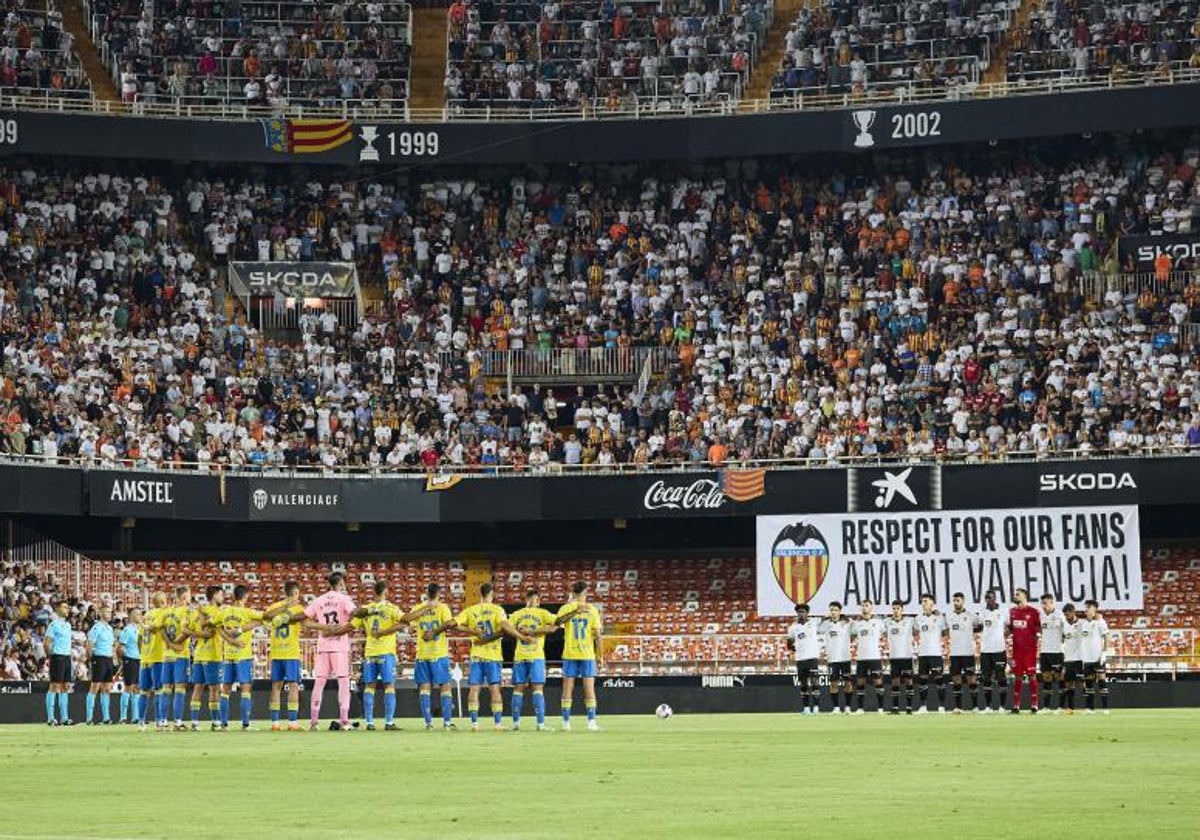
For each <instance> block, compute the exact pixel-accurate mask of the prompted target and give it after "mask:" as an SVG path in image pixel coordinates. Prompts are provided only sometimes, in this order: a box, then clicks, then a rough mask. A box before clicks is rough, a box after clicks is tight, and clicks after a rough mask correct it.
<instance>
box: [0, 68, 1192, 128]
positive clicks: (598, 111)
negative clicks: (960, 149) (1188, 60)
mask: <svg viewBox="0 0 1200 840" xmlns="http://www.w3.org/2000/svg"><path fill="white" fill-rule="evenodd" d="M1198 82H1200V70H1194V69H1191V68H1182V69H1180V70H1177V71H1172V72H1171V73H1169V74H1166V75H1165V76H1164V77H1161V78H1160V77H1158V76H1157V75H1156V76H1154V77H1145V78H1143V77H1137V78H1130V79H1129V80H1127V81H1121V80H1114V79H1113V78H1112V77H1111V76H1108V77H1105V78H1101V79H1089V78H1084V79H1074V78H1051V79H1037V80H1034V81H1032V82H1029V83H1026V84H1022V83H1019V82H990V83H984V84H979V85H969V84H968V85H955V86H951V87H946V88H930V89H922V88H920V87H918V86H916V85H912V86H902V87H898V88H894V89H891V88H889V89H883V90H876V89H870V90H867V91H866V92H865V93H863V94H853V93H833V94H830V93H812V94H804V95H801V96H796V97H780V98H775V99H770V98H768V99H743V100H739V101H736V102H735V101H733V100H732V99H729V100H718V101H715V102H711V103H705V102H688V103H685V104H683V105H682V106H681V107H679V108H672V109H662V108H659V107H655V106H653V105H652V106H648V107H642V106H640V105H639V106H638V107H636V108H632V109H617V110H608V109H603V108H592V107H590V106H585V107H583V108H562V107H550V108H543V107H539V106H535V105H533V104H530V105H529V106H528V107H526V108H504V109H490V108H481V109H478V110H474V109H472V110H465V111H457V110H454V109H453V108H450V107H442V108H412V107H409V108H406V109H405V111H404V119H405V121H411V122H416V123H443V122H459V121H471V120H479V119H486V120H492V121H497V122H531V121H542V120H567V121H575V120H600V119H651V118H659V117H678V116H688V117H723V116H729V115H731V114H765V113H768V112H772V113H778V112H786V111H828V110H844V109H850V108H863V107H883V106H889V105H891V106H897V105H911V104H931V103H937V102H963V101H971V100H983V99H998V98H1005V97H1019V96H1038V95H1047V94H1070V93H1085V92H1094V91H1103V90H1119V89H1127V88H1134V87H1155V86H1160V87H1161V86H1170V85H1181V84H1194V83H1198ZM0 110H31V111H54V112H58V113H91V114H102V115H109V116H137V117H154V118H162V119H207V120H236V121H246V120H255V119H260V118H263V117H271V116H285V117H292V118H302V117H320V118H332V117H336V118H344V119H349V118H356V119H380V118H382V117H385V116H388V117H399V113H395V114H387V113H385V112H383V111H382V110H381V109H380V107H379V106H378V105H376V104H372V103H368V102H362V101H346V102H343V103H341V104H340V105H339V106H337V107H333V108H313V107H304V106H298V105H297V106H290V107H287V108H284V109H282V110H278V109H272V108H269V107H265V106H263V107H260V106H252V105H246V104H244V103H228V102H227V103H216V104H212V103H208V102H205V101H203V97H190V98H189V97H181V98H179V99H173V100H171V101H165V102H134V103H123V102H112V101H107V100H95V99H82V98H73V97H64V96H61V95H55V92H53V91H31V92H29V93H27V94H22V95H6V94H3V93H0Z"/></svg>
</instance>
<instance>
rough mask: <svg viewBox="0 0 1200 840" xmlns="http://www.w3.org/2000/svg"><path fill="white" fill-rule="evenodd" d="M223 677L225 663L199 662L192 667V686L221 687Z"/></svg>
mask: <svg viewBox="0 0 1200 840" xmlns="http://www.w3.org/2000/svg"><path fill="white" fill-rule="evenodd" d="M223 676H225V668H224V663H223V662H197V663H195V664H194V665H192V685H220V684H221V678H222V677H223Z"/></svg>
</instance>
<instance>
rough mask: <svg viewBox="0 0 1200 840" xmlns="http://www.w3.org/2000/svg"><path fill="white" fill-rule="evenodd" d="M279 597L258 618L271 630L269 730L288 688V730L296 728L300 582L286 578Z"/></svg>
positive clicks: (274, 724) (301, 616) (277, 726)
mask: <svg viewBox="0 0 1200 840" xmlns="http://www.w3.org/2000/svg"><path fill="white" fill-rule="evenodd" d="M283 596H284V597H283V600H282V601H276V602H275V603H274V604H271V606H269V607H267V608H266V609H265V610H263V614H262V620H263V623H264V624H266V625H267V628H268V629H269V630H270V633H271V647H270V654H269V655H270V657H271V729H273V730H278V729H280V728H281V726H280V723H279V695H280V692H281V689H282V688H283V686H284V685H285V684H286V685H287V690H288V697H287V716H288V729H290V730H293V731H296V730H299V729H300V722H299V720H298V718H299V716H300V630H301V626H302V624H303V622H304V607H303V605H301V603H300V584H298V583H296V581H294V580H289V581H288V582H287V583H285V584H284V585H283Z"/></svg>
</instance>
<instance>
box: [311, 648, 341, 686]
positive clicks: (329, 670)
mask: <svg viewBox="0 0 1200 840" xmlns="http://www.w3.org/2000/svg"><path fill="white" fill-rule="evenodd" d="M313 676H314V677H317V678H318V679H327V680H332V679H337V678H339V677H348V676H350V654H349V653H345V652H342V651H325V652H324V653H320V652H318V653H317V666H316V668H315V669H314V670H313Z"/></svg>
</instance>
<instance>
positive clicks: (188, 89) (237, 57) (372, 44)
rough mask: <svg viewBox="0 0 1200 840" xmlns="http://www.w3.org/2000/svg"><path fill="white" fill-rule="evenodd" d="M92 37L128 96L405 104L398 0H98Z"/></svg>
mask: <svg viewBox="0 0 1200 840" xmlns="http://www.w3.org/2000/svg"><path fill="white" fill-rule="evenodd" d="M91 22H92V29H93V33H94V37H95V38H96V40H97V43H98V44H99V46H100V48H101V52H102V55H103V56H104V58H105V60H106V61H107V62H108V64H109V66H110V68H111V69H112V72H113V75H114V81H116V82H117V83H118V84H119V86H120V90H121V95H122V98H123V99H124V100H125V101H126V102H134V101H142V102H172V101H174V102H192V103H206V104H219V103H226V102H228V103H235V104H237V103H244V104H247V105H252V106H265V107H272V108H282V107H285V106H288V105H309V106H314V105H315V106H321V107H328V108H334V107H340V106H341V104H342V103H349V104H353V105H362V106H374V107H379V108H397V107H402V106H403V103H404V102H405V101H406V100H407V98H408V78H409V63H410V54H411V49H412V47H411V33H410V31H409V27H410V22H409V6H408V4H407V3H404V2H401V0H332V1H328V0H323V1H322V2H319V3H306V2H300V0H225V2H223V3H216V4H213V3H203V2H193V0H142V2H137V0H92V2H91Z"/></svg>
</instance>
